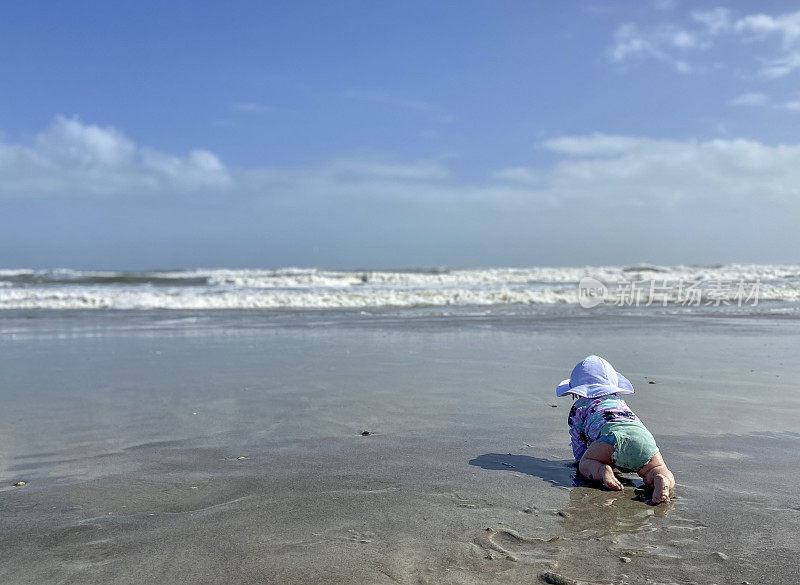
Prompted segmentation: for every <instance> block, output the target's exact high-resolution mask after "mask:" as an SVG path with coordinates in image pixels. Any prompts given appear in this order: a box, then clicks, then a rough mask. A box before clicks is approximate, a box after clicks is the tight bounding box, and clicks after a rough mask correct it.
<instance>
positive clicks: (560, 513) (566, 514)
mask: <svg viewBox="0 0 800 585" xmlns="http://www.w3.org/2000/svg"><path fill="white" fill-rule="evenodd" d="M556 514H558V515H559V516H561V517H562V518H571V515H570V513H569V512H565V511H564V510H559V511H558V512H556Z"/></svg>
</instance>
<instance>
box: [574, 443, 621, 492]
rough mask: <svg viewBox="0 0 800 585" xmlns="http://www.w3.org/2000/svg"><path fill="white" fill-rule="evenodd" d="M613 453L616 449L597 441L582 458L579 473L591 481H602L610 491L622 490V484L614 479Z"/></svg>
mask: <svg viewBox="0 0 800 585" xmlns="http://www.w3.org/2000/svg"><path fill="white" fill-rule="evenodd" d="M613 453H614V447H612V446H611V445H609V444H608V443H603V442H602V441H595V442H594V443H592V444H591V445H589V448H588V449H586V453H584V454H583V457H581V461H580V463H579V464H578V471H580V472H581V474H582V475H584V476H586V477H588V478H589V479H594V480H596V481H602V482H603V485H604V486H606V487H607V488H608V489H610V490H621V489H622V484H621V483H620V482H619V480H617V478H616V477H614V471H613V470H612V469H611V463H612V461H611V455H612V454H613Z"/></svg>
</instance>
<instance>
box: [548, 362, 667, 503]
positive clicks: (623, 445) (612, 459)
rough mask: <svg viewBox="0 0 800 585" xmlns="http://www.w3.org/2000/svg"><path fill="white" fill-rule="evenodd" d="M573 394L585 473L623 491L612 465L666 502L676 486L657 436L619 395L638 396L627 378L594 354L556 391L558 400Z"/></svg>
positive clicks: (573, 421)
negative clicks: (633, 477)
mask: <svg viewBox="0 0 800 585" xmlns="http://www.w3.org/2000/svg"><path fill="white" fill-rule="evenodd" d="M564 394H572V396H573V397H574V398H576V399H577V400H575V403H574V404H573V405H572V410H570V412H569V426H570V430H569V434H570V436H571V437H572V451H573V453H574V454H575V460H576V461H577V462H578V471H580V473H581V475H584V476H585V477H588V478H589V479H594V480H597V481H601V482H603V485H605V486H606V487H607V488H608V489H611V490H621V489H622V484H621V483H620V482H619V481H618V480H617V478H616V477H615V476H614V472H613V471H612V469H611V466H612V465H613V466H615V467H617V468H618V469H620V470H622V471H630V472H634V471H635V472H636V473H638V474H639V476H640V477H641V478H642V479H643V480H644V483H645V485H648V486H651V487H652V488H653V503H654V504H660V503H661V502H664V501H666V500H667V499H668V498H669V496H670V493H672V490H673V488H674V487H675V478H674V477H673V476H672V472H671V471H670V470H669V469H667V466H666V464H665V463H664V459H663V458H662V457H661V453H660V452H659V450H658V447H657V446H656V441H655V439H653V435H651V434H650V431H648V430H647V428H646V427H645V426H644V425H643V424H642V421H640V420H639V418H638V417H637V416H636V415H635V414H633V412H632V411H631V409H630V408H628V405H627V404H625V401H624V400H623V399H622V398H620V397H619V396H618V395H619V394H633V386H632V385H631V383H630V382H629V381H628V379H627V378H625V376H623V375H622V374H620V373H618V372H617V371H616V370H615V369H614V367H613V366H612V365H611V364H610V363H608V362H607V361H606V360H604V359H603V358H601V357H599V356H596V355H590V356H588V357H586V358H584V359H583V361H581V362H580V363H579V364H578V365H577V366H575V368H574V369H573V370H572V374H571V375H570V378H569V380H564V381H563V382H561V383H560V384H559V385H558V388H556V396H563V395H564Z"/></svg>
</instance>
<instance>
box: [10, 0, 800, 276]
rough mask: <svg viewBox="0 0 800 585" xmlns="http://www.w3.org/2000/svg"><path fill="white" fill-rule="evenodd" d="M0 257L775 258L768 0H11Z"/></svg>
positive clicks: (96, 264)
mask: <svg viewBox="0 0 800 585" xmlns="http://www.w3.org/2000/svg"><path fill="white" fill-rule="evenodd" d="M0 51H2V54H3V55H5V56H6V58H5V59H2V60H0V267H6V268H10V267H32V268H48V267H71V268H85V269H92V268H97V269H100V268H109V269H123V268H129V269H144V268H181V267H185V268H191V267H216V266H227V267H280V266H323V267H332V268H345V267H426V266H489V265H494V266H499V265H509V266H510V265H516V266H521V265H583V264H626V263H632V262H652V263H658V264H682V263H706V264H714V263H731V262H757V263H797V262H798V259H797V255H796V250H798V249H800V230H798V229H797V225H798V223H800V135H798V132H797V130H798V128H800V84H799V83H798V81H800V7H798V5H797V4H796V3H792V2H771V1H763V2H758V3H753V2H727V3H720V2H702V1H701V2H687V1H679V0H652V1H649V2H646V1H620V2H599V1H598V2H592V1H589V2H574V3H565V2H528V1H522V0H520V1H513V2H512V1H496V2H483V1H480V2H477V1H461V0H459V1H453V2H441V1H437V2H412V1H408V2H384V1H367V0H363V1H360V2H352V1H342V2H306V1H302V0H294V1H286V2H284V1H274V2H246V1H244V2H236V3H223V2H196V1H193V2H174V1H173V2H162V3H141V2H108V3H91V2H69V3H59V2H33V3H14V4H7V5H5V6H4V7H3V9H2V17H1V18H0Z"/></svg>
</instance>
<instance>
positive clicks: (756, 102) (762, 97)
mask: <svg viewBox="0 0 800 585" xmlns="http://www.w3.org/2000/svg"><path fill="white" fill-rule="evenodd" d="M729 103H730V105H732V106H766V105H767V103H769V99H768V98H767V96H766V94H763V93H760V92H755V91H754V92H749V93H743V94H742V95H740V96H737V97H735V98H733V99H732V100H731V101H730V102H729Z"/></svg>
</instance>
